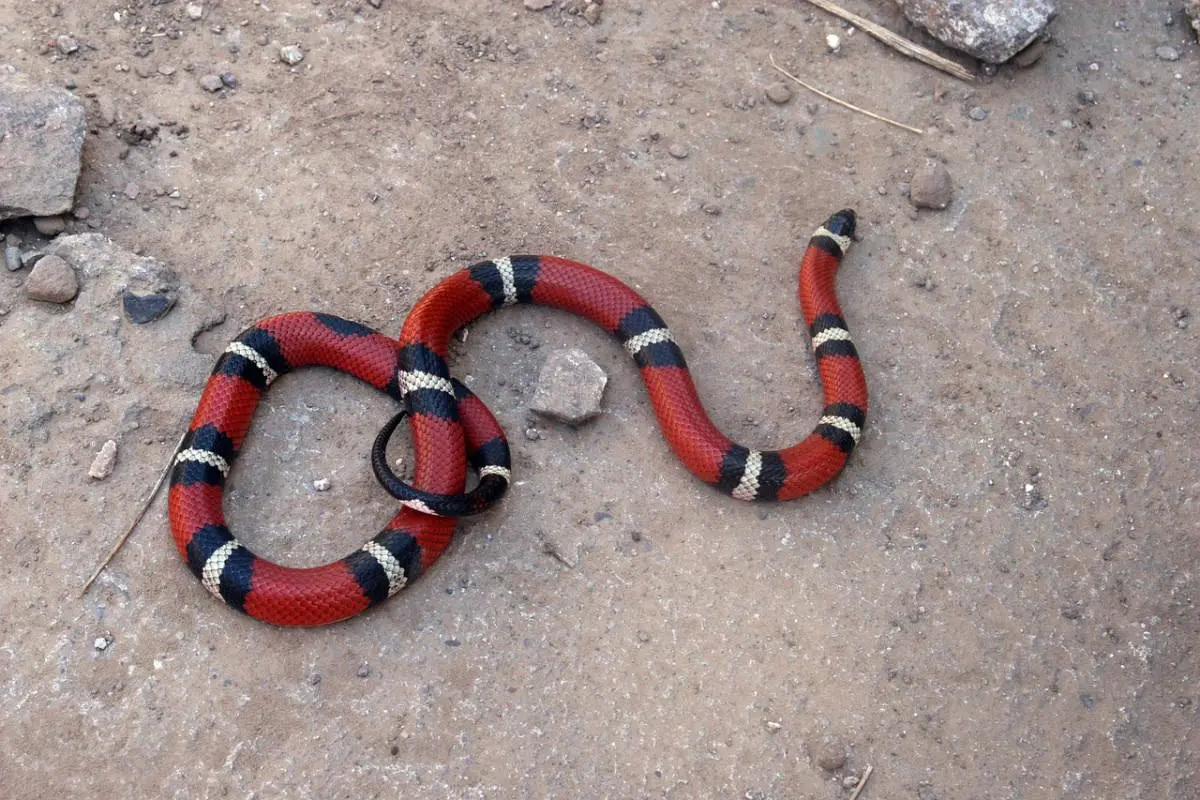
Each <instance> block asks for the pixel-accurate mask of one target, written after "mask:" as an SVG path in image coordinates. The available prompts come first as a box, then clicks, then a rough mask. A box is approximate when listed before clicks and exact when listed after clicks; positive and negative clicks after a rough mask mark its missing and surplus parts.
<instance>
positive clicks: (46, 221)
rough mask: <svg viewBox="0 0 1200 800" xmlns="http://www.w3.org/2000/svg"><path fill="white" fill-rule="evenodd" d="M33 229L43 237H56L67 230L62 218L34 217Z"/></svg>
mask: <svg viewBox="0 0 1200 800" xmlns="http://www.w3.org/2000/svg"><path fill="white" fill-rule="evenodd" d="M33 227H34V228H36V229H37V232H38V233H40V234H42V235H43V236H58V235H59V234H60V233H62V232H63V231H65V230H66V229H67V223H66V221H65V220H64V219H63V218H62V217H34V218H33Z"/></svg>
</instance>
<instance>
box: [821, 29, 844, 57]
mask: <svg viewBox="0 0 1200 800" xmlns="http://www.w3.org/2000/svg"><path fill="white" fill-rule="evenodd" d="M825 46H826V47H828V48H829V52H831V53H836V52H837V51H838V50H839V49H840V48H841V46H842V38H841V37H840V36H838V35H837V34H836V33H831V34H829V35H828V36H826V37H825Z"/></svg>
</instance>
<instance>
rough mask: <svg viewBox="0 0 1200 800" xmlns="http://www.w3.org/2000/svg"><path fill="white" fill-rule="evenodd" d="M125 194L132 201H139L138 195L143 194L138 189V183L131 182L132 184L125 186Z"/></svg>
mask: <svg viewBox="0 0 1200 800" xmlns="http://www.w3.org/2000/svg"><path fill="white" fill-rule="evenodd" d="M124 193H125V196H126V197H128V198H129V199H130V200H137V199H138V195H139V194H141V193H142V190H141V189H140V188H139V187H138V185H137V184H136V183H133V182H132V181H131V182H129V183H127V184H125V189H124Z"/></svg>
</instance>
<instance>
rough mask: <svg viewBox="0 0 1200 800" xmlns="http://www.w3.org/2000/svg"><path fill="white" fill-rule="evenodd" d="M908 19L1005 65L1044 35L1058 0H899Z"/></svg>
mask: <svg viewBox="0 0 1200 800" xmlns="http://www.w3.org/2000/svg"><path fill="white" fill-rule="evenodd" d="M896 2H897V3H898V4H899V5H900V8H902V9H903V10H904V16H906V17H908V18H909V20H911V21H912V22H913V23H915V24H917V25H920V26H921V27H922V28H924V29H925V30H927V31H929V33H930V34H931V35H932V36H933V37H934V38H936V39H937V40H938V41H940V42H942V43H943V44H946V45H949V46H950V47H953V48H955V49H956V50H962V51H963V52H964V53H968V54H970V55H972V56H974V57H975V58H978V59H980V60H982V61H988V62H991V63H992V64H1001V63H1003V62H1005V61H1007V60H1008V59H1010V58H1012V57H1013V56H1014V55H1016V54H1017V53H1019V52H1020V51H1021V50H1023V49H1025V47H1027V46H1028V45H1029V44H1030V43H1031V42H1032V41H1033V40H1034V39H1036V38H1037V37H1038V36H1039V35H1041V33H1042V31H1043V30H1045V29H1046V25H1048V24H1049V23H1050V20H1051V19H1053V18H1054V15H1055V14H1057V13H1058V7H1057V4H1056V2H1055V0H896Z"/></svg>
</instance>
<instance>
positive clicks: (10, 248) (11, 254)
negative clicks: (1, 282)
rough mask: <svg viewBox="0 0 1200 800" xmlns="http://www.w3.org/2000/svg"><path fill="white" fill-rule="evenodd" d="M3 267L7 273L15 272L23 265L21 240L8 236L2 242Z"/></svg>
mask: <svg viewBox="0 0 1200 800" xmlns="http://www.w3.org/2000/svg"><path fill="white" fill-rule="evenodd" d="M4 266H5V267H7V268H8V271H9V272H16V271H17V270H19V269H20V268H21V267H23V266H25V264H24V263H23V262H22V261H21V240H20V239H19V238H17V237H16V236H9V237H8V239H6V240H5V242H4Z"/></svg>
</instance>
